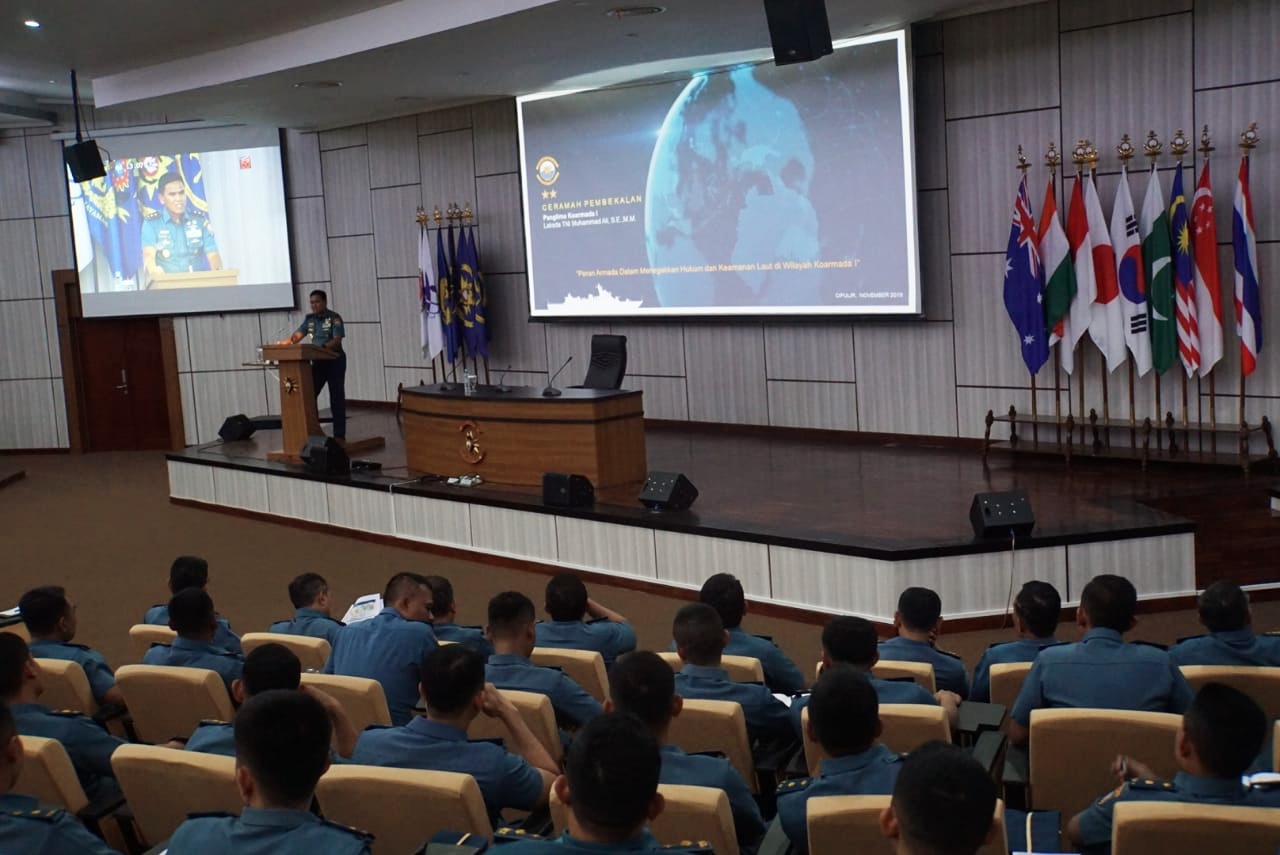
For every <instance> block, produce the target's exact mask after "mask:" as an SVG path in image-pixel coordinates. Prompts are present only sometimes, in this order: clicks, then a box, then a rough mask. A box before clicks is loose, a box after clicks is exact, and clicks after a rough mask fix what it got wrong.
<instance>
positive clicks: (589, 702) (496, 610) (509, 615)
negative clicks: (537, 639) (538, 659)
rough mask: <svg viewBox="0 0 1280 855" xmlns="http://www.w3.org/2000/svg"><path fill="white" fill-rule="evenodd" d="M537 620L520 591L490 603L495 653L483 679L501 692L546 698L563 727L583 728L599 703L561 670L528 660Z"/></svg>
mask: <svg viewBox="0 0 1280 855" xmlns="http://www.w3.org/2000/svg"><path fill="white" fill-rule="evenodd" d="M536 618H537V615H536V613H535V612H534V608H533V601H532V600H530V599H529V598H528V597H526V596H525V595H524V594H521V593H520V592H518V591H505V592H503V593H501V594H498V595H497V596H496V597H494V598H493V599H491V600H490V601H489V625H488V626H486V627H485V635H486V636H488V638H489V641H490V643H491V644H493V649H494V654H493V655H492V656H490V657H489V664H488V665H486V666H485V669H484V678H485V680H487V681H488V682H490V683H493V685H494V686H496V687H497V688H499V689H513V690H516V691H520V692H535V693H537V694H539V695H546V696H547V697H548V698H550V699H551V706H552V707H553V708H554V709H555V711H556V721H558V722H559V723H560V724H561V726H564V727H571V728H572V727H581V726H582V725H584V724H586V723H587V722H588V721H590V720H591V719H593V718H595V717H596V716H598V715H600V712H601V707H600V702H599V701H597V700H596V699H595V698H593V697H591V695H590V694H588V692H587V690H586V689H584V688H582V687H581V686H579V685H578V684H577V683H575V682H574V681H573V680H572V679H570V678H569V676H568V675H566V674H565V673H563V672H562V671H560V670H559V669H557V668H543V667H541V666H538V665H534V664H533V663H532V662H530V661H529V656H530V654H532V653H533V648H534V629H533V625H534V622H535V620H536Z"/></svg>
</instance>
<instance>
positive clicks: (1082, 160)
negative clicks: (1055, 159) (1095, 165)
mask: <svg viewBox="0 0 1280 855" xmlns="http://www.w3.org/2000/svg"><path fill="white" fill-rule="evenodd" d="M1071 162H1072V163H1074V164H1075V165H1076V174H1077V175H1079V174H1080V171H1081V169H1082V168H1083V167H1084V165H1085V164H1086V163H1088V162H1089V141H1088V140H1077V141H1076V147H1075V148H1073V149H1071Z"/></svg>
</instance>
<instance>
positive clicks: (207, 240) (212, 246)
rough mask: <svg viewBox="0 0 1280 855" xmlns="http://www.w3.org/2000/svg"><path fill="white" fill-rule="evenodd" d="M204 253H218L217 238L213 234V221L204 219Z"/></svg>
mask: <svg viewBox="0 0 1280 855" xmlns="http://www.w3.org/2000/svg"><path fill="white" fill-rule="evenodd" d="M203 231H204V251H205V252H206V253H210V252H217V251H218V238H217V236H216V235H214V233H213V221H212V220H210V219H209V218H207V217H206V218H205V221H204V229H203Z"/></svg>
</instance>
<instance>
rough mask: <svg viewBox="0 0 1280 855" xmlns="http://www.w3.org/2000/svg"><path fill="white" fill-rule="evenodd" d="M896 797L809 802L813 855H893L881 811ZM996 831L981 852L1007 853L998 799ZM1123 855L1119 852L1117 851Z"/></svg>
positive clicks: (990, 854) (985, 854)
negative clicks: (881, 828) (858, 854)
mask: <svg viewBox="0 0 1280 855" xmlns="http://www.w3.org/2000/svg"><path fill="white" fill-rule="evenodd" d="M892 798H893V797H892V796H819V797H818V798H814V799H809V804H808V805H807V814H808V823H807V825H808V830H809V853H810V855H845V853H849V852H859V853H869V855H870V853H875V855H889V853H891V852H893V851H894V848H893V844H892V843H891V841H889V840H887V839H886V838H885V836H884V834H883V833H881V831H880V814H881V813H882V812H883V811H884V809H885V808H887V807H888V806H889V802H890V800H891V799H892ZM994 819H995V823H996V830H995V833H994V834H993V835H992V836H991V842H990V843H987V844H986V845H985V846H983V847H982V848H980V849H979V850H978V853H979V855H1007V853H1008V852H1009V842H1008V834H1007V832H1006V830H1005V825H1004V801H1003V800H999V799H998V800H996V812H995V817H994ZM1116 855H1119V853H1116Z"/></svg>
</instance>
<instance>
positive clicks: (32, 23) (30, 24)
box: [22, 18, 40, 30]
mask: <svg viewBox="0 0 1280 855" xmlns="http://www.w3.org/2000/svg"><path fill="white" fill-rule="evenodd" d="M22 26H24V27H27V28H29V29H32V30H38V29H40V22H39V21H37V20H36V19H35V18H27V20H25V21H23V22H22Z"/></svg>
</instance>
